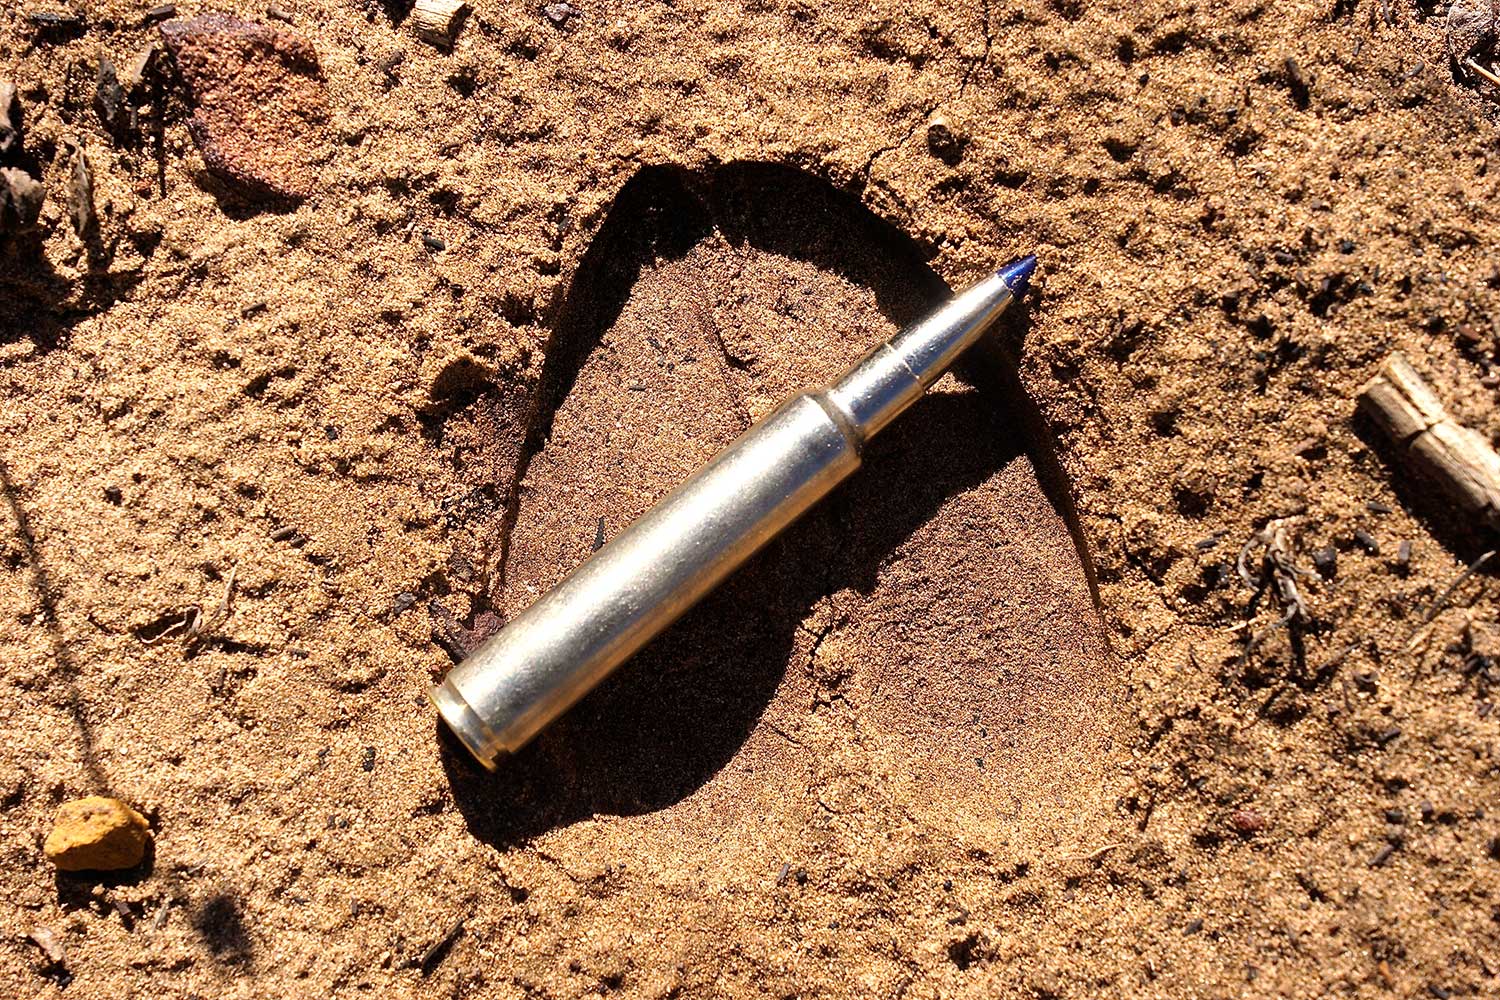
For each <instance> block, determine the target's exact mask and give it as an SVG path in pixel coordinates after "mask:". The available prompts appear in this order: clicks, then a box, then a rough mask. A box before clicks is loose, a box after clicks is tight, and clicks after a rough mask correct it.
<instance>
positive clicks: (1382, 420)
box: [1359, 353, 1500, 531]
mask: <svg viewBox="0 0 1500 1000" xmlns="http://www.w3.org/2000/svg"><path fill="white" fill-rule="evenodd" d="M1359 405H1360V408H1361V409H1362V410H1363V411H1364V412H1365V413H1367V414H1368V415H1369V416H1370V418H1371V419H1372V420H1374V421H1375V423H1376V424H1377V425H1378V426H1379V427H1380V429H1381V430H1383V431H1384V432H1385V433H1386V434H1388V435H1389V436H1390V438H1391V440H1392V441H1394V442H1395V443H1396V445H1397V447H1398V448H1399V449H1400V453H1401V456H1402V457H1403V458H1404V459H1408V460H1410V461H1411V462H1412V463H1413V464H1414V465H1415V466H1417V468H1419V469H1420V470H1421V471H1422V472H1423V473H1424V474H1425V475H1427V476H1428V477H1429V478H1430V479H1431V480H1432V481H1433V482H1434V483H1435V484H1436V485H1437V486H1438V488H1439V489H1441V490H1442V491H1443V492H1444V493H1445V494H1447V496H1448V499H1449V500H1451V501H1452V502H1453V503H1455V504H1457V505H1458V507H1459V508H1460V509H1462V510H1463V511H1464V513H1466V514H1470V515H1473V516H1476V517H1479V518H1481V519H1482V520H1483V521H1484V522H1485V523H1486V524H1488V525H1489V526H1490V527H1491V528H1494V529H1495V530H1497V531H1500V455H1497V454H1495V450H1494V449H1493V448H1491V447H1490V444H1489V442H1488V441H1486V440H1485V439H1484V438H1483V437H1482V436H1481V435H1480V434H1478V433H1476V432H1475V431H1473V430H1471V429H1470V428H1468V427H1464V426H1463V425H1461V424H1459V423H1458V422H1457V421H1455V420H1454V419H1453V418H1452V417H1450V416H1449V415H1448V411H1447V410H1446V409H1444V407H1443V403H1442V401H1441V400H1440V399H1438V397H1437V394H1436V393H1434V392H1433V391H1432V389H1431V387H1429V386H1428V385H1427V383H1426V382H1424V381H1423V380H1422V376H1420V375H1418V374H1417V370H1416V369H1415V368H1413V367H1412V366H1411V363H1410V362H1409V361H1407V360H1406V358H1404V357H1403V356H1402V355H1400V354H1399V353H1398V354H1392V355H1391V356H1390V357H1389V358H1387V359H1386V362H1385V364H1384V365H1382V366H1381V368H1380V371H1379V373H1378V374H1377V375H1376V376H1375V377H1374V378H1373V379H1371V380H1370V382H1369V384H1368V385H1366V386H1365V387H1364V389H1363V390H1362V391H1361V392H1360V395H1359Z"/></svg>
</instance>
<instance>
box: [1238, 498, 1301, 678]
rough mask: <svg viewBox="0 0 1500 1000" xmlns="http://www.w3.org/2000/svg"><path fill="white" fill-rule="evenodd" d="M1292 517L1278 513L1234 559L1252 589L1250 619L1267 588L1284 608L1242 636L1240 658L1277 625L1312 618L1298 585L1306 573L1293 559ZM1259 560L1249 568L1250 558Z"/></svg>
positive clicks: (1246, 624) (1251, 650) (1247, 623)
mask: <svg viewBox="0 0 1500 1000" xmlns="http://www.w3.org/2000/svg"><path fill="white" fill-rule="evenodd" d="M1292 524H1293V520H1292V519H1291V518H1285V517H1278V518H1276V519H1275V520H1273V521H1271V522H1269V523H1268V524H1267V525H1266V526H1265V527H1264V528H1262V529H1260V530H1259V531H1257V532H1256V533H1255V534H1253V535H1251V536H1250V540H1249V541H1247V542H1246V543H1245V544H1244V546H1243V547H1242V548H1241V549H1240V554H1239V558H1238V559H1236V561H1235V567H1236V569H1237V570H1238V571H1239V575H1240V580H1241V581H1242V582H1243V583H1244V584H1245V586H1247V587H1249V588H1251V589H1252V590H1254V591H1255V594H1254V596H1253V597H1251V598H1250V605H1249V608H1248V609H1247V613H1248V614H1249V615H1250V616H1251V619H1252V621H1253V618H1254V615H1255V608H1256V606H1257V605H1258V604H1259V603H1260V599H1261V597H1262V596H1264V595H1265V593H1266V591H1267V590H1271V589H1273V588H1274V590H1275V593H1276V598H1277V600H1278V601H1279V602H1280V604H1281V607H1282V609H1283V613H1282V616H1281V618H1279V619H1278V620H1277V621H1275V622H1273V623H1272V624H1271V625H1270V626H1268V627H1267V628H1264V629H1262V630H1261V631H1259V632H1251V633H1250V634H1249V635H1248V637H1247V638H1246V639H1245V648H1244V649H1243V650H1242V651H1241V652H1240V662H1242V663H1243V662H1244V661H1245V660H1247V659H1249V657H1250V654H1251V653H1253V652H1254V651H1255V647H1256V646H1258V645H1260V643H1261V641H1262V640H1264V639H1265V638H1266V637H1267V636H1269V635H1270V634H1271V633H1272V632H1275V631H1276V630H1277V629H1280V628H1285V627H1286V626H1288V625H1305V624H1307V623H1308V622H1309V621H1311V620H1312V615H1311V614H1309V613H1308V610H1307V604H1306V602H1304V601H1303V599H1302V592H1301V591H1300V590H1299V589H1298V587H1297V578H1298V577H1299V576H1307V575H1308V573H1307V570H1304V569H1300V568H1298V567H1297V565H1296V564H1295V562H1294V555H1293V553H1294V543H1293V540H1292V531H1291V527H1292ZM1257 560H1258V563H1259V565H1258V567H1257V568H1256V569H1251V565H1252V562H1254V561H1257ZM1251 624H1252V622H1251V621H1247V622H1245V623H1244V624H1243V625H1238V626H1236V627H1235V630H1236V631H1237V630H1239V629H1242V628H1249V627H1250V625H1251Z"/></svg>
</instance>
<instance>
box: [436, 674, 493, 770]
mask: <svg viewBox="0 0 1500 1000" xmlns="http://www.w3.org/2000/svg"><path fill="white" fill-rule="evenodd" d="M427 700H428V701H430V702H432V704H433V706H434V707H435V708H436V709H437V710H438V714H440V715H441V716H442V717H443V721H444V722H446V723H447V724H448V728H449V729H451V730H452V731H453V734H454V735H455V736H457V737H458V738H459V740H461V741H462V742H463V745H464V746H465V747H466V748H468V751H469V753H471V754H473V755H474V759H475V760H477V761H479V763H481V764H483V765H484V766H485V767H486V768H488V769H489V770H491V771H493V770H494V769H495V761H496V760H497V759H498V758H499V756H500V747H499V741H498V740H496V739H495V734H494V733H493V732H491V731H490V727H489V726H486V725H485V724H484V720H482V719H480V718H479V716H478V715H476V714H474V710H473V709H472V708H470V707H469V703H468V702H467V701H465V700H464V696H463V695H461V694H459V693H458V689H457V688H455V687H454V686H453V685H452V683H450V682H449V681H446V680H445V681H443V683H441V684H439V685H437V686H435V687H432V688H429V689H428V690H427Z"/></svg>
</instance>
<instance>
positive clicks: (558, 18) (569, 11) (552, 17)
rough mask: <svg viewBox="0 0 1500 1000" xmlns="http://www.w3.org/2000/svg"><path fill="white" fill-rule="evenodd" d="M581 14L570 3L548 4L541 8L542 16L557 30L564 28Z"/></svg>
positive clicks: (581, 12)
mask: <svg viewBox="0 0 1500 1000" xmlns="http://www.w3.org/2000/svg"><path fill="white" fill-rule="evenodd" d="M582 14H583V11H581V10H579V9H578V8H577V7H574V6H573V5H572V4H570V3H549V4H547V5H546V6H545V7H543V8H542V16H543V17H545V18H546V19H547V20H549V21H551V22H552V24H553V25H554V26H555V27H558V28H562V27H566V26H567V23H568V22H569V21H570V20H572V19H573V18H575V17H580V16H582Z"/></svg>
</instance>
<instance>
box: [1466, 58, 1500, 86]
mask: <svg viewBox="0 0 1500 1000" xmlns="http://www.w3.org/2000/svg"><path fill="white" fill-rule="evenodd" d="M1464 65H1466V66H1468V67H1469V68H1470V69H1472V70H1473V71H1474V72H1476V73H1478V74H1479V75H1480V76H1482V77H1484V78H1485V79H1486V80H1488V81H1490V83H1493V84H1494V85H1495V86H1497V87H1500V76H1496V75H1495V74H1494V73H1493V72H1491V71H1490V70H1487V69H1485V68H1484V67H1483V66H1481V65H1479V63H1477V62H1475V61H1474V60H1473V59H1465V60H1464Z"/></svg>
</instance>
